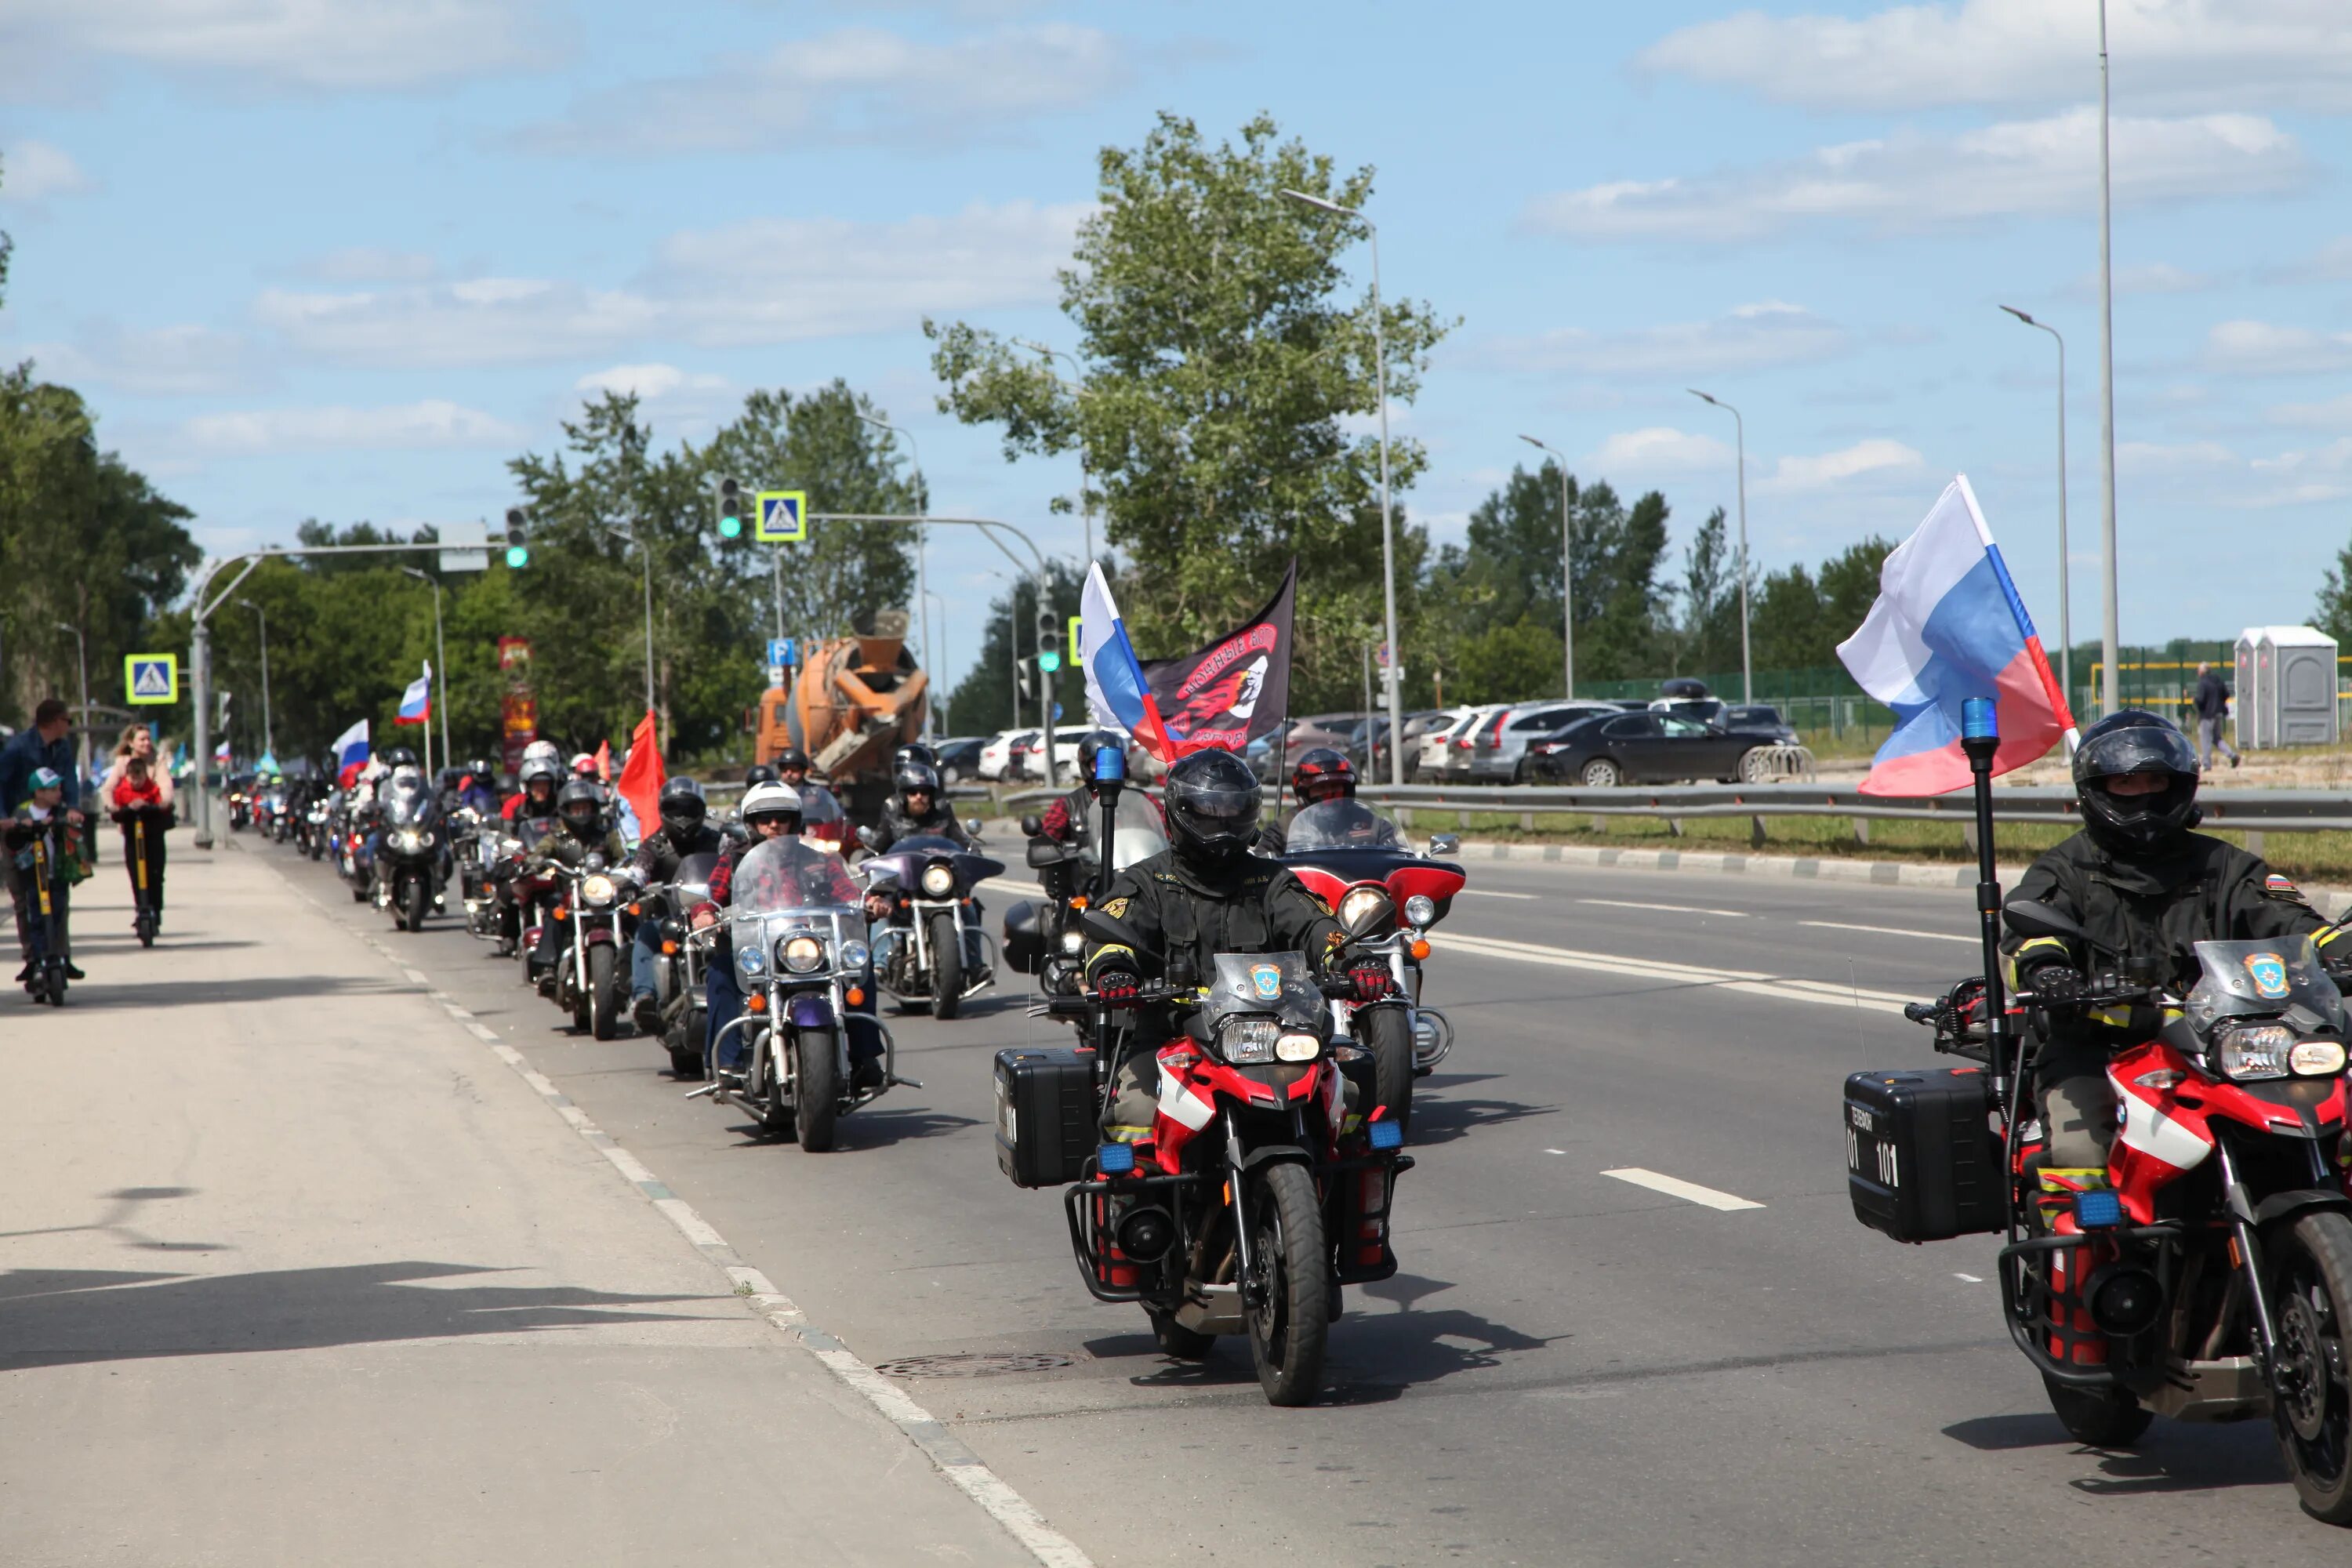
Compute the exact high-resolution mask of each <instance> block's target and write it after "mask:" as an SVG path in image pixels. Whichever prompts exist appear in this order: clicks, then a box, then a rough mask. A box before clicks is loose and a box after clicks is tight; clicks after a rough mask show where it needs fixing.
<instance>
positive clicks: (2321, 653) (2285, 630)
mask: <svg viewBox="0 0 2352 1568" xmlns="http://www.w3.org/2000/svg"><path fill="white" fill-rule="evenodd" d="M2237 659H2238V681H2237V703H2236V719H2237V741H2238V745H2239V746H2240V747H2241V748H2242V749H2244V750H2248V751H2252V750H2258V749H2263V748H2268V747H2273V746H2324V745H2329V744H2332V743H2333V742H2335V740H2336V639H2335V638H2334V637H2329V636H2328V635H2327V634H2326V633H2325V632H2323V631H2319V630H2316V629H2315V628H2314V627H2311V626H2248V627H2247V628H2246V629H2245V630H2244V631H2243V632H2242V633H2240V634H2239V636H2238V647H2237Z"/></svg>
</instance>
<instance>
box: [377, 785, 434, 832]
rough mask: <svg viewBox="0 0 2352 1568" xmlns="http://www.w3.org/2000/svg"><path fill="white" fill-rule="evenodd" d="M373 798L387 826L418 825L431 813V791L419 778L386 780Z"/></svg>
mask: <svg viewBox="0 0 2352 1568" xmlns="http://www.w3.org/2000/svg"><path fill="white" fill-rule="evenodd" d="M375 798H376V804H377V805H380V806H382V807H383V820H384V826H387V827H415V826H422V825H423V824H424V823H425V821H426V820H427V819H428V818H429V817H431V816H432V815H433V809H434V799H433V792H432V791H431V790H430V789H428V788H426V787H425V783H424V781H423V780H421V779H418V780H413V781H412V780H401V779H390V780H386V781H385V783H384V785H383V788H382V789H380V790H378V791H377V792H376V797H375Z"/></svg>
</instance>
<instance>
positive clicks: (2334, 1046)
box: [2286, 1040, 2344, 1078]
mask: <svg viewBox="0 0 2352 1568" xmlns="http://www.w3.org/2000/svg"><path fill="white" fill-rule="evenodd" d="M2286 1065H2287V1067H2288V1068H2289V1069H2290V1070H2292V1071H2293V1072H2294V1075H2295V1076H2296V1077H2297V1078H2333V1077H2335V1076H2336V1074H2337V1073H2340V1072H2342V1071H2343V1070H2344V1042H2343V1041H2341V1040H2297V1041H2296V1042H2295V1043H2294V1049H2293V1050H2290V1051H2288V1052H2287V1054H2286Z"/></svg>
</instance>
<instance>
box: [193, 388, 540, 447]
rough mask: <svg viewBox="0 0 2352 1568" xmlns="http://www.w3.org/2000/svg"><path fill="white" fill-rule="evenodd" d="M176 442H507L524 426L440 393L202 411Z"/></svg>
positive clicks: (315, 444) (210, 444)
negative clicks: (363, 402) (356, 404)
mask: <svg viewBox="0 0 2352 1568" xmlns="http://www.w3.org/2000/svg"><path fill="white" fill-rule="evenodd" d="M178 434H179V439H180V441H181V443H182V444H184V445H185V446H187V447H193V448H194V449H196V450H199V451H202V452H204V453H205V454H206V455H209V456H218V457H263V456H268V455H271V454H275V453H279V452H291V451H306V450H320V449H372V448H383V447H484V446H507V445H511V444H514V443H516V442H520V441H521V440H522V439H523V438H524V433H523V432H522V431H521V430H520V429H519V428H518V427H516V426H512V425H509V424H508V423H507V422H506V421H505V420H503V419H499V418H498V417H496V416H492V415H488V414H484V413H482V412H480V411H479V410H477V409H472V408H465V407H461V406H459V405H457V404H455V403H450V402H446V401H445V400H443V399H440V398H428V399H426V400H425V401H424V402H421V403H407V404H400V405H393V406H389V407H381V408H345V407H313V408H264V409H253V410H249V411H246V412H242V413H229V414H206V415H203V416H199V417H197V418H194V419H191V420H188V421H187V422H186V423H184V424H183V425H182V426H180V427H179V432H178Z"/></svg>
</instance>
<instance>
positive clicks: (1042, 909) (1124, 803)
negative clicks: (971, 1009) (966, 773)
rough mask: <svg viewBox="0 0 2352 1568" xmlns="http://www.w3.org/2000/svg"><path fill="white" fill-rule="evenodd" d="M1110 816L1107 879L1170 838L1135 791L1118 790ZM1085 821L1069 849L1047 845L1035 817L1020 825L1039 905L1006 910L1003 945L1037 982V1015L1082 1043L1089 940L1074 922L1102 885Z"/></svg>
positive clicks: (1095, 826)
mask: <svg viewBox="0 0 2352 1568" xmlns="http://www.w3.org/2000/svg"><path fill="white" fill-rule="evenodd" d="M1112 813H1113V815H1112V828H1111V858H1110V864H1111V869H1112V870H1113V871H1123V870H1125V869H1127V868H1129V866H1132V865H1134V864H1135V863H1136V862H1138V861H1139V860H1147V859H1149V858H1151V857H1152V856H1154V855H1157V854H1159V853H1160V851H1161V850H1163V849H1165V848H1167V847H1168V830H1167V827H1166V826H1165V825H1163V824H1162V823H1161V821H1160V811H1159V808H1158V807H1157V806H1156V805H1153V804H1152V801H1151V798H1150V796H1149V795H1145V794H1144V793H1143V792H1142V791H1141V790H1137V789H1122V790H1121V791H1120V792H1119V794H1118V801H1117V804H1116V805H1114V806H1113V807H1112ZM1087 816H1088V818H1089V819H1090V820H1089V821H1087V823H1086V824H1084V825H1083V830H1082V831H1081V833H1080V835H1079V837H1078V838H1077V840H1076V842H1075V843H1072V844H1059V843H1056V842H1055V841H1054V840H1053V839H1050V838H1047V837H1044V836H1043V835H1044V831H1045V821H1044V819H1043V818H1042V817H1039V816H1034V815H1033V816H1024V817H1023V818H1022V819H1021V831H1022V832H1024V833H1025V834H1027V835H1028V836H1029V847H1028V850H1027V852H1026V858H1027V859H1028V862H1029V865H1030V868H1032V869H1033V870H1034V871H1035V872H1036V873H1037V879H1038V880H1039V881H1040V882H1041V883H1043V884H1044V885H1045V899H1044V900H1042V901H1036V900H1028V899H1021V900H1015V901H1014V902H1013V903H1011V904H1009V905H1007V906H1006V907H1005V910H1004V945H1003V952H1004V962H1005V963H1006V965H1007V966H1008V967H1010V968H1011V969H1013V971H1014V972H1016V973H1022V974H1034V975H1035V976H1036V977H1037V989H1038V991H1039V992H1040V993H1042V994H1043V998H1044V1005H1043V1006H1042V1008H1040V1009H1037V1011H1039V1012H1042V1014H1043V1015H1044V1016H1047V1017H1053V1018H1059V1019H1062V1020H1063V1021H1064V1022H1066V1023H1068V1024H1071V1025H1073V1026H1076V1028H1077V1029H1078V1032H1079V1034H1080V1035H1081V1036H1082V1037H1083V1036H1084V1034H1085V1033H1086V1026H1087V1021H1088V1019H1089V1018H1090V1017H1091V1016H1092V1010H1091V1009H1090V1008H1089V1007H1087V1004H1086V1001H1085V997H1084V995H1083V993H1084V990H1085V984H1084V972H1085V969H1086V949H1087V938H1086V933H1085V932H1084V931H1081V930H1079V929H1078V916H1079V915H1080V914H1081V913H1083V912H1084V911H1085V910H1086V909H1087V907H1088V906H1089V905H1090V904H1091V903H1092V902H1093V901H1094V898H1095V895H1096V893H1097V889H1098V887H1099V886H1100V884H1101V879H1102V866H1101V858H1100V856H1099V855H1098V853H1097V846H1098V844H1099V842H1100V840H1101V837H1102V828H1101V825H1100V824H1099V823H1098V822H1096V821H1093V820H1091V819H1092V818H1095V817H1097V816H1099V813H1098V812H1097V811H1089V812H1088V813H1087Z"/></svg>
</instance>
